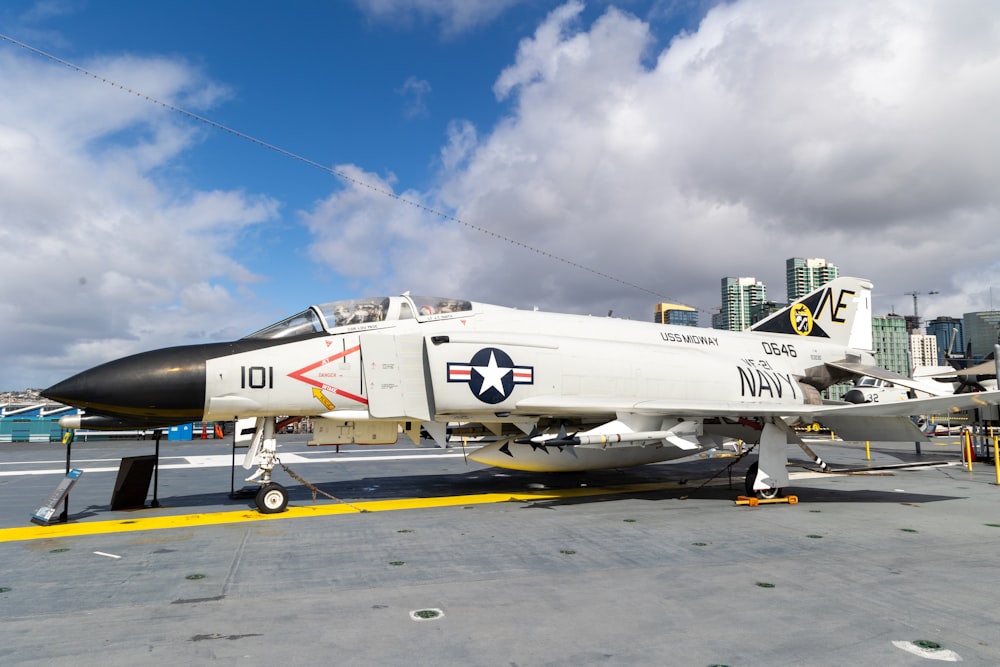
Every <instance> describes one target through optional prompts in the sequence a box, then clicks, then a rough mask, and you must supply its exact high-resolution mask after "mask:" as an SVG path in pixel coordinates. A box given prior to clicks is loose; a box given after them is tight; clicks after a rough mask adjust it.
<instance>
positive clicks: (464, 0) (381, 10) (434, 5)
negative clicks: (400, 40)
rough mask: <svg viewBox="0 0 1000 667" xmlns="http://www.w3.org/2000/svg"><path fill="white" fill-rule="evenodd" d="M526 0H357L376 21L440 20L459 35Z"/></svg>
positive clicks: (444, 26)
mask: <svg viewBox="0 0 1000 667" xmlns="http://www.w3.org/2000/svg"><path fill="white" fill-rule="evenodd" d="M523 2H525V0H355V3H356V4H357V5H358V7H359V8H360V9H361V10H362V11H363V12H365V14H367V15H368V16H370V17H372V18H373V19H375V20H378V21H383V22H391V23H408V22H411V21H413V20H414V19H420V20H424V21H427V20H431V21H435V22H440V23H441V27H442V30H443V32H444V33H445V34H456V33H460V32H464V31H466V30H469V29H472V28H475V27H478V26H481V25H483V24H486V23H488V22H490V21H492V20H493V19H495V18H496V17H497V16H499V15H500V14H502V13H503V12H504V10H506V9H507V8H508V7H512V6H514V5H517V4H521V3H523Z"/></svg>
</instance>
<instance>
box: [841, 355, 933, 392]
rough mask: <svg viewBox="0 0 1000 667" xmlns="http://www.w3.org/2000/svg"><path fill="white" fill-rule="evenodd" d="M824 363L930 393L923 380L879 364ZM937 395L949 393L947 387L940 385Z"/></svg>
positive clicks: (852, 372)
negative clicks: (919, 380)
mask: <svg viewBox="0 0 1000 667" xmlns="http://www.w3.org/2000/svg"><path fill="white" fill-rule="evenodd" d="M826 365H827V366H828V367H830V368H832V369H835V370H839V371H843V372H846V373H850V374H851V375H854V376H856V377H864V376H868V377H873V378H878V379H879V380H885V381H886V382H891V383H893V384H894V385H896V386H898V387H906V388H907V389H913V390H916V391H920V392H923V393H925V394H928V393H931V391H932V390H931V387H929V386H928V385H927V383H924V382H918V381H917V380H914V379H913V378H909V377H906V376H905V375H902V374H900V373H896V372H895V371H890V370H889V369H887V368H881V367H879V366H869V365H867V364H856V363H853V362H850V361H833V362H831V361H828V362H827V363H826ZM936 393H937V395H938V396H944V395H945V394H948V393H951V392H950V390H949V389H948V388H947V387H944V386H942V387H941V388H940V389H939V390H938V391H937V392H936Z"/></svg>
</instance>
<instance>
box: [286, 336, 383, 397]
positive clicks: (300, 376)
mask: <svg viewBox="0 0 1000 667" xmlns="http://www.w3.org/2000/svg"><path fill="white" fill-rule="evenodd" d="M329 344H330V342H329V341H327V345H329ZM360 351H361V346H360V345H355V346H354V347H350V348H348V349H346V350H344V351H343V352H338V353H337V354H334V355H333V356H330V357H326V358H325V359H320V360H319V361H317V362H315V363H312V364H309V365H308V366H304V367H302V368H300V369H299V370H297V371H292V372H291V373H289V374H288V377H290V378H293V379H295V380H298V381H299V382H305V383H306V384H308V385H311V386H313V387H318V388H320V389H322V390H323V391H329V392H333V393H334V394H337V395H338V396H343V397H344V398H349V399H350V400H352V401H356V402H358V403H361V404H362V405H368V399H367V398H365V397H364V396H358V395H357V394H353V393H351V392H349V391H344V390H343V389H340V388H339V387H334V386H331V385H328V384H325V383H323V382H320V381H319V380H314V379H312V378H310V377H306V373H309V372H310V371H314V370H316V369H317V368H321V367H323V366H326V365H327V364H330V363H333V362H334V361H337V360H338V359H343V358H345V357H347V356H349V355H351V354H354V353H355V352H360Z"/></svg>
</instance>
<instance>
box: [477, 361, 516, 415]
mask: <svg viewBox="0 0 1000 667" xmlns="http://www.w3.org/2000/svg"><path fill="white" fill-rule="evenodd" d="M469 365H470V366H472V376H471V377H470V378H469V388H470V389H471V390H472V393H473V394H475V395H476V397H477V398H479V400H480V401H482V402H484V403H489V404H491V405H492V404H495V403H502V402H503V401H505V400H506V399H507V397H508V396H510V394H511V392H512V391H514V361H513V360H512V359H511V358H510V356H509V355H508V354H507V353H506V352H504V351H503V350H500V349H497V348H495V347H484V348H483V349H481V350H479V352H476V353H475V354H474V355H473V356H472V361H471V362H470V364H469Z"/></svg>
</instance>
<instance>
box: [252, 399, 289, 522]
mask: <svg viewBox="0 0 1000 667" xmlns="http://www.w3.org/2000/svg"><path fill="white" fill-rule="evenodd" d="M277 450H278V440H277V439H276V438H275V437H274V418H272V417H258V418H257V428H256V429H255V430H254V434H253V441H252V442H251V444H250V448H249V449H248V450H247V455H246V458H245V459H244V460H243V467H244V468H246V469H247V470H249V469H250V468H252V467H253V466H254V465H256V466H257V472H255V473H254V474H252V475H250V477H248V478H247V480H246V481H248V482H257V483H258V484H260V491H258V492H257V496H256V497H255V498H254V503H255V504H256V505H257V511H259V512H260V513H261V514H277V513H278V512H284V511H285V508H287V507H288V490H287V489H286V488H285V487H283V486H282V485H281V484H277V483H275V482H272V481H271V471H273V470H274V466H276V465H278V452H277Z"/></svg>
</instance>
